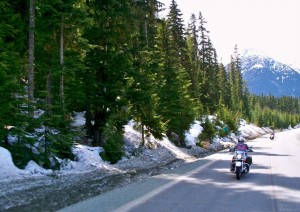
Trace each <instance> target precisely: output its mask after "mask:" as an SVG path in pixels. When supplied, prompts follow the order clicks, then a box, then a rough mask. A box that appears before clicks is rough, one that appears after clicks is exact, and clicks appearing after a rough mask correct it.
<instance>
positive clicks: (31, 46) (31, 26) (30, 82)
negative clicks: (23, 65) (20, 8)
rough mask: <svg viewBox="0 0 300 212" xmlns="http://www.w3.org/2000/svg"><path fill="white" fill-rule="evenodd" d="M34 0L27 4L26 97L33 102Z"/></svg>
mask: <svg viewBox="0 0 300 212" xmlns="http://www.w3.org/2000/svg"><path fill="white" fill-rule="evenodd" d="M34 11H35V10H34V0H30V4H29V50H28V52H29V58H28V99H29V102H30V103H32V102H33V97H34V28H35V21H34V16H35V14H34V13H35V12H34Z"/></svg>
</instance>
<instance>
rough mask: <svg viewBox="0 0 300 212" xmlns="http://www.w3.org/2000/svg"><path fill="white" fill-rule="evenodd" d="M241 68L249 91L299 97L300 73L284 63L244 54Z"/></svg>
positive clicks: (258, 93) (259, 93)
mask: <svg viewBox="0 0 300 212" xmlns="http://www.w3.org/2000/svg"><path fill="white" fill-rule="evenodd" d="M241 68H242V76H243V79H244V80H245V81H246V83H247V85H248V88H249V91H250V93H254V94H257V95H261V94H263V95H269V94H271V95H273V96H277V97H280V96H295V97H300V73H299V71H297V70H295V69H293V68H291V67H290V66H288V65H286V64H283V63H280V62H277V61H275V60H274V59H272V58H268V57H263V56H259V55H251V54H250V55H249V54H244V55H243V56H242V57H241Z"/></svg>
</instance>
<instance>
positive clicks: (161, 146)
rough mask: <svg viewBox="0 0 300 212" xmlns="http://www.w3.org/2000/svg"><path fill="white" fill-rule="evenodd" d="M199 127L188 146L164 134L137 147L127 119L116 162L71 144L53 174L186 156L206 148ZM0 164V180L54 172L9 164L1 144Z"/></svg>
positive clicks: (250, 131) (248, 130) (249, 129)
mask: <svg viewBox="0 0 300 212" xmlns="http://www.w3.org/2000/svg"><path fill="white" fill-rule="evenodd" d="M83 117H84V114H82V113H81V114H77V115H76V118H75V121H74V123H75V124H74V125H76V126H80V125H83V124H84V121H82V119H83ZM202 130H203V128H202V127H201V126H200V122H198V121H195V123H194V124H193V125H192V126H191V129H190V130H189V132H187V133H186V143H187V145H189V146H190V148H189V149H183V148H179V147H176V146H175V145H174V144H173V143H172V142H170V141H169V140H168V139H167V137H166V136H165V137H164V138H163V139H162V140H161V141H159V140H156V139H155V138H153V137H152V136H150V137H148V138H146V140H147V146H148V147H149V148H144V149H143V150H139V149H138V147H139V144H140V141H141V133H139V132H137V131H136V130H135V129H134V122H132V121H131V122H129V123H128V125H126V126H125V133H124V138H125V149H126V151H127V152H131V153H130V154H128V155H127V157H124V158H122V160H120V161H119V162H118V163H117V164H115V165H111V164H109V163H108V162H105V161H103V160H102V159H101V157H99V153H100V152H101V151H103V149H102V148H101V147H89V146H85V145H80V144H77V145H75V146H74V148H73V153H74V155H75V161H71V160H66V159H64V160H60V162H61V170H59V171H56V174H60V175H64V174H78V173H81V172H88V171H92V170H95V169H98V170H103V171H105V170H117V169H126V168H127V169H129V168H138V167H144V166H149V165H155V164H160V163H164V162H166V161H168V160H170V158H173V159H176V158H177V159H182V160H190V159H192V158H193V156H195V155H200V154H202V153H203V154H204V153H205V152H207V150H205V149H203V148H200V147H198V146H196V143H197V142H199V141H198V135H199V134H200V133H201V131H202ZM239 130H240V132H241V135H242V136H244V137H246V138H255V137H258V136H259V135H262V134H266V133H269V132H271V130H270V129H268V128H258V127H256V126H254V125H249V124H246V123H245V122H244V123H242V124H241V127H240V128H239ZM236 138H237V137H236V136H235V135H234V134H231V135H230V136H228V137H226V138H222V139H220V138H219V139H214V142H213V143H212V144H210V145H211V150H214V149H216V150H217V149H218V146H220V145H223V146H226V144H227V145H228V146H229V145H232V144H234V143H235V142H236ZM133 151H136V153H135V154H132V152H133ZM0 167H1V170H0V182H1V181H7V180H12V179H20V178H28V177H36V176H40V175H51V174H54V173H53V171H52V170H46V169H44V168H42V167H40V166H39V165H38V164H36V163H35V162H33V161H30V162H29V163H28V165H27V166H26V167H25V169H24V170H22V169H19V168H17V167H16V166H15V165H14V164H13V161H12V157H11V154H10V152H9V151H7V150H6V149H5V148H2V147H0Z"/></svg>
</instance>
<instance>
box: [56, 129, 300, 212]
mask: <svg viewBox="0 0 300 212" xmlns="http://www.w3.org/2000/svg"><path fill="white" fill-rule="evenodd" d="M248 145H249V146H252V148H253V151H254V152H253V153H250V154H251V155H252V157H253V165H252V166H251V170H250V173H248V174H246V175H242V177H241V179H240V180H236V178H235V175H234V174H232V173H231V172H230V171H229V164H230V160H231V158H232V155H233V153H230V152H228V150H226V151H222V152H219V153H217V154H214V155H211V156H209V157H206V158H202V159H199V160H197V161H196V162H193V163H189V164H186V165H185V166H182V167H180V168H177V169H176V170H173V171H172V172H169V173H166V174H162V175H157V176H155V177H152V178H149V179H147V180H145V181H142V182H137V183H131V184H129V185H128V186H125V187H121V188H118V189H114V190H112V191H110V192H107V193H105V194H103V195H100V196H97V197H94V198H91V199H88V200H85V201H83V202H80V203H77V204H75V205H72V206H70V207H67V208H64V209H62V210H61V211H72V212H76V211H80V212H81V211H85V212H88V211H93V212H94V211H101V212H105V211H118V212H119V211H120V212H124V211H137V212H147V211H151V212H153V211H155V212H158V211H162V212H164V211H168V212H174V211H175V212H176V211H181V212H182V211H184V212H189V211H193V212H194V211H203V212H210V211H211V212H216V211H218V212H222V211H224V212H225V211H230V212H232V211H244V212H245V211H255V212H256V211H275V212H277V211H278V212H281V211H282V212H291V211H293V212H296V211H297V212H298V211H300V129H296V130H291V131H286V132H281V133H277V134H276V135H275V139H274V140H272V141H271V140H270V139H269V135H265V136H263V137H261V138H258V139H255V140H253V141H249V142H248Z"/></svg>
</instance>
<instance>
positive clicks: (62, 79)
mask: <svg viewBox="0 0 300 212" xmlns="http://www.w3.org/2000/svg"><path fill="white" fill-rule="evenodd" d="M60 65H61V68H62V73H61V76H60V83H59V84H60V86H59V88H60V104H61V110H62V115H64V113H65V94H64V15H62V16H61V29H60Z"/></svg>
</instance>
